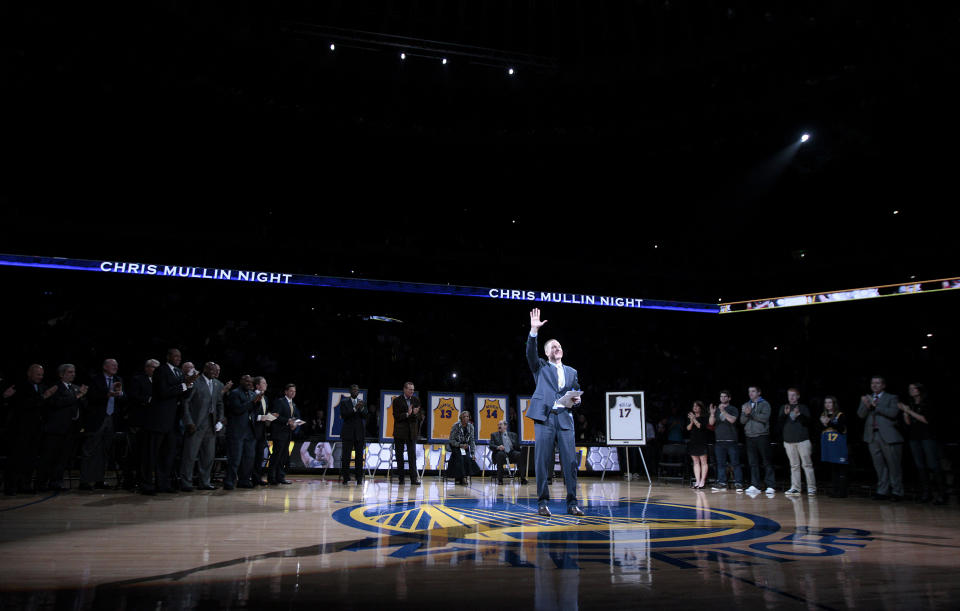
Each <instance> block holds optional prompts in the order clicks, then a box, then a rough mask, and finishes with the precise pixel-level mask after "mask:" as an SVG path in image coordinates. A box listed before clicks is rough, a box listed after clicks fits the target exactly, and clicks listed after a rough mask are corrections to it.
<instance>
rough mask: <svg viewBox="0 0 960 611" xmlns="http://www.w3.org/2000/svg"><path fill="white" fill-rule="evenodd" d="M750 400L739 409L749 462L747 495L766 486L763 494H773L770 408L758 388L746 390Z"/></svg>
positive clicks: (752, 387) (753, 387)
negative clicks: (762, 475)
mask: <svg viewBox="0 0 960 611" xmlns="http://www.w3.org/2000/svg"><path fill="white" fill-rule="evenodd" d="M747 392H748V394H749V395H750V400H749V401H747V402H746V403H744V404H743V407H742V408H740V422H741V423H742V424H743V434H744V435H745V436H746V438H747V458H748V459H749V461H750V484H751V485H750V487H749V488H747V492H748V493H749V494H757V493H759V492H760V489H761V488H763V487H764V486H766V490H765V492H766V493H767V494H768V495H770V494H773V493H774V489H773V484H774V477H773V460H772V457H771V452H770V414H771V411H772V410H771V408H770V403H768V402H767V401H766V400H765V399H764V398H763V397H762V396H760V387H759V386H750V387H749V388H748V390H747ZM761 462H762V463H763V468H764V478H763V481H762V482H761V481H760V463H761Z"/></svg>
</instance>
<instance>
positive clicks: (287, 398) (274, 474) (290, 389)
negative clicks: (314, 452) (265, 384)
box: [267, 384, 300, 485]
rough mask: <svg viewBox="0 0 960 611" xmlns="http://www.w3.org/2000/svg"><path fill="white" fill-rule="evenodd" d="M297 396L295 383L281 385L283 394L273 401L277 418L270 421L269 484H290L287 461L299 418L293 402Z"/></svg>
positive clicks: (298, 412) (298, 411)
mask: <svg viewBox="0 0 960 611" xmlns="http://www.w3.org/2000/svg"><path fill="white" fill-rule="evenodd" d="M296 396H297V385H296V384H287V385H286V386H284V387H283V396H282V397H277V398H276V399H275V400H274V402H273V413H275V414H276V415H277V419H276V420H274V421H273V422H271V423H270V439H271V440H273V452H272V453H271V454H270V470H269V471H268V474H267V483H269V484H271V485H277V484H292V483H293V482H290V481H287V473H286V471H287V463H288V462H289V461H290V438H291V437H292V436H293V431H294V430H296V428H297V420H299V419H300V410H299V409H297V404H296V403H294V402H293V399H294V397H296Z"/></svg>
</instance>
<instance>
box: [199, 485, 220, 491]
mask: <svg viewBox="0 0 960 611" xmlns="http://www.w3.org/2000/svg"><path fill="white" fill-rule="evenodd" d="M216 489H217V487H216V486H214V485H213V484H201V485H200V488H199V490H216Z"/></svg>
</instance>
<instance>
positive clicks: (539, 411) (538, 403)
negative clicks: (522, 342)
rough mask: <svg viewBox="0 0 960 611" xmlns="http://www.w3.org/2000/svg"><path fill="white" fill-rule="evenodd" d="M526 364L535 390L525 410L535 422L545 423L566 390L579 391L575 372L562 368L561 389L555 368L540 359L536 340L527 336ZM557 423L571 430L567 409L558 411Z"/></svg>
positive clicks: (571, 423)
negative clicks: (531, 375)
mask: <svg viewBox="0 0 960 611" xmlns="http://www.w3.org/2000/svg"><path fill="white" fill-rule="evenodd" d="M527 364H529V365H530V372H531V373H532V374H533V381H534V382H535V383H536V385H537V387H536V390H534V391H533V396H532V397H531V398H530V407H529V408H527V416H528V417H529V418H531V419H532V420H535V421H536V422H545V421H546V419H547V416H548V415H549V413H550V411H551V410H552V409H553V404H554V403H556V402H557V399H559V398H560V397H562V396H563V395H564V394H566V392H567V391H568V390H580V382H579V380H578V379H577V370H576V369H574V368H573V367H568V366H567V365H564V366H563V377H564V382H565V383H564V385H563V387H562V388H561V387H560V384H559V381H560V378H559V376H558V375H557V368H556V367H555V366H554V365H553V364H552V363H550V362H549V361H547V360H546V359H543V358H540V356H539V350H538V348H537V338H536V337H533V336H530V335H528V336H527ZM557 422H558V423H559V425H560V428H561V429H563V430H565V431H566V430H570V429H573V415H571V413H570V410H569V409H560V410H559V414H558V418H557Z"/></svg>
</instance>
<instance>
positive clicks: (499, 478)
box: [497, 477, 503, 486]
mask: <svg viewBox="0 0 960 611" xmlns="http://www.w3.org/2000/svg"><path fill="white" fill-rule="evenodd" d="M497 483H498V484H500V485H501V486H502V485H503V478H502V477H498V478H497Z"/></svg>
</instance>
